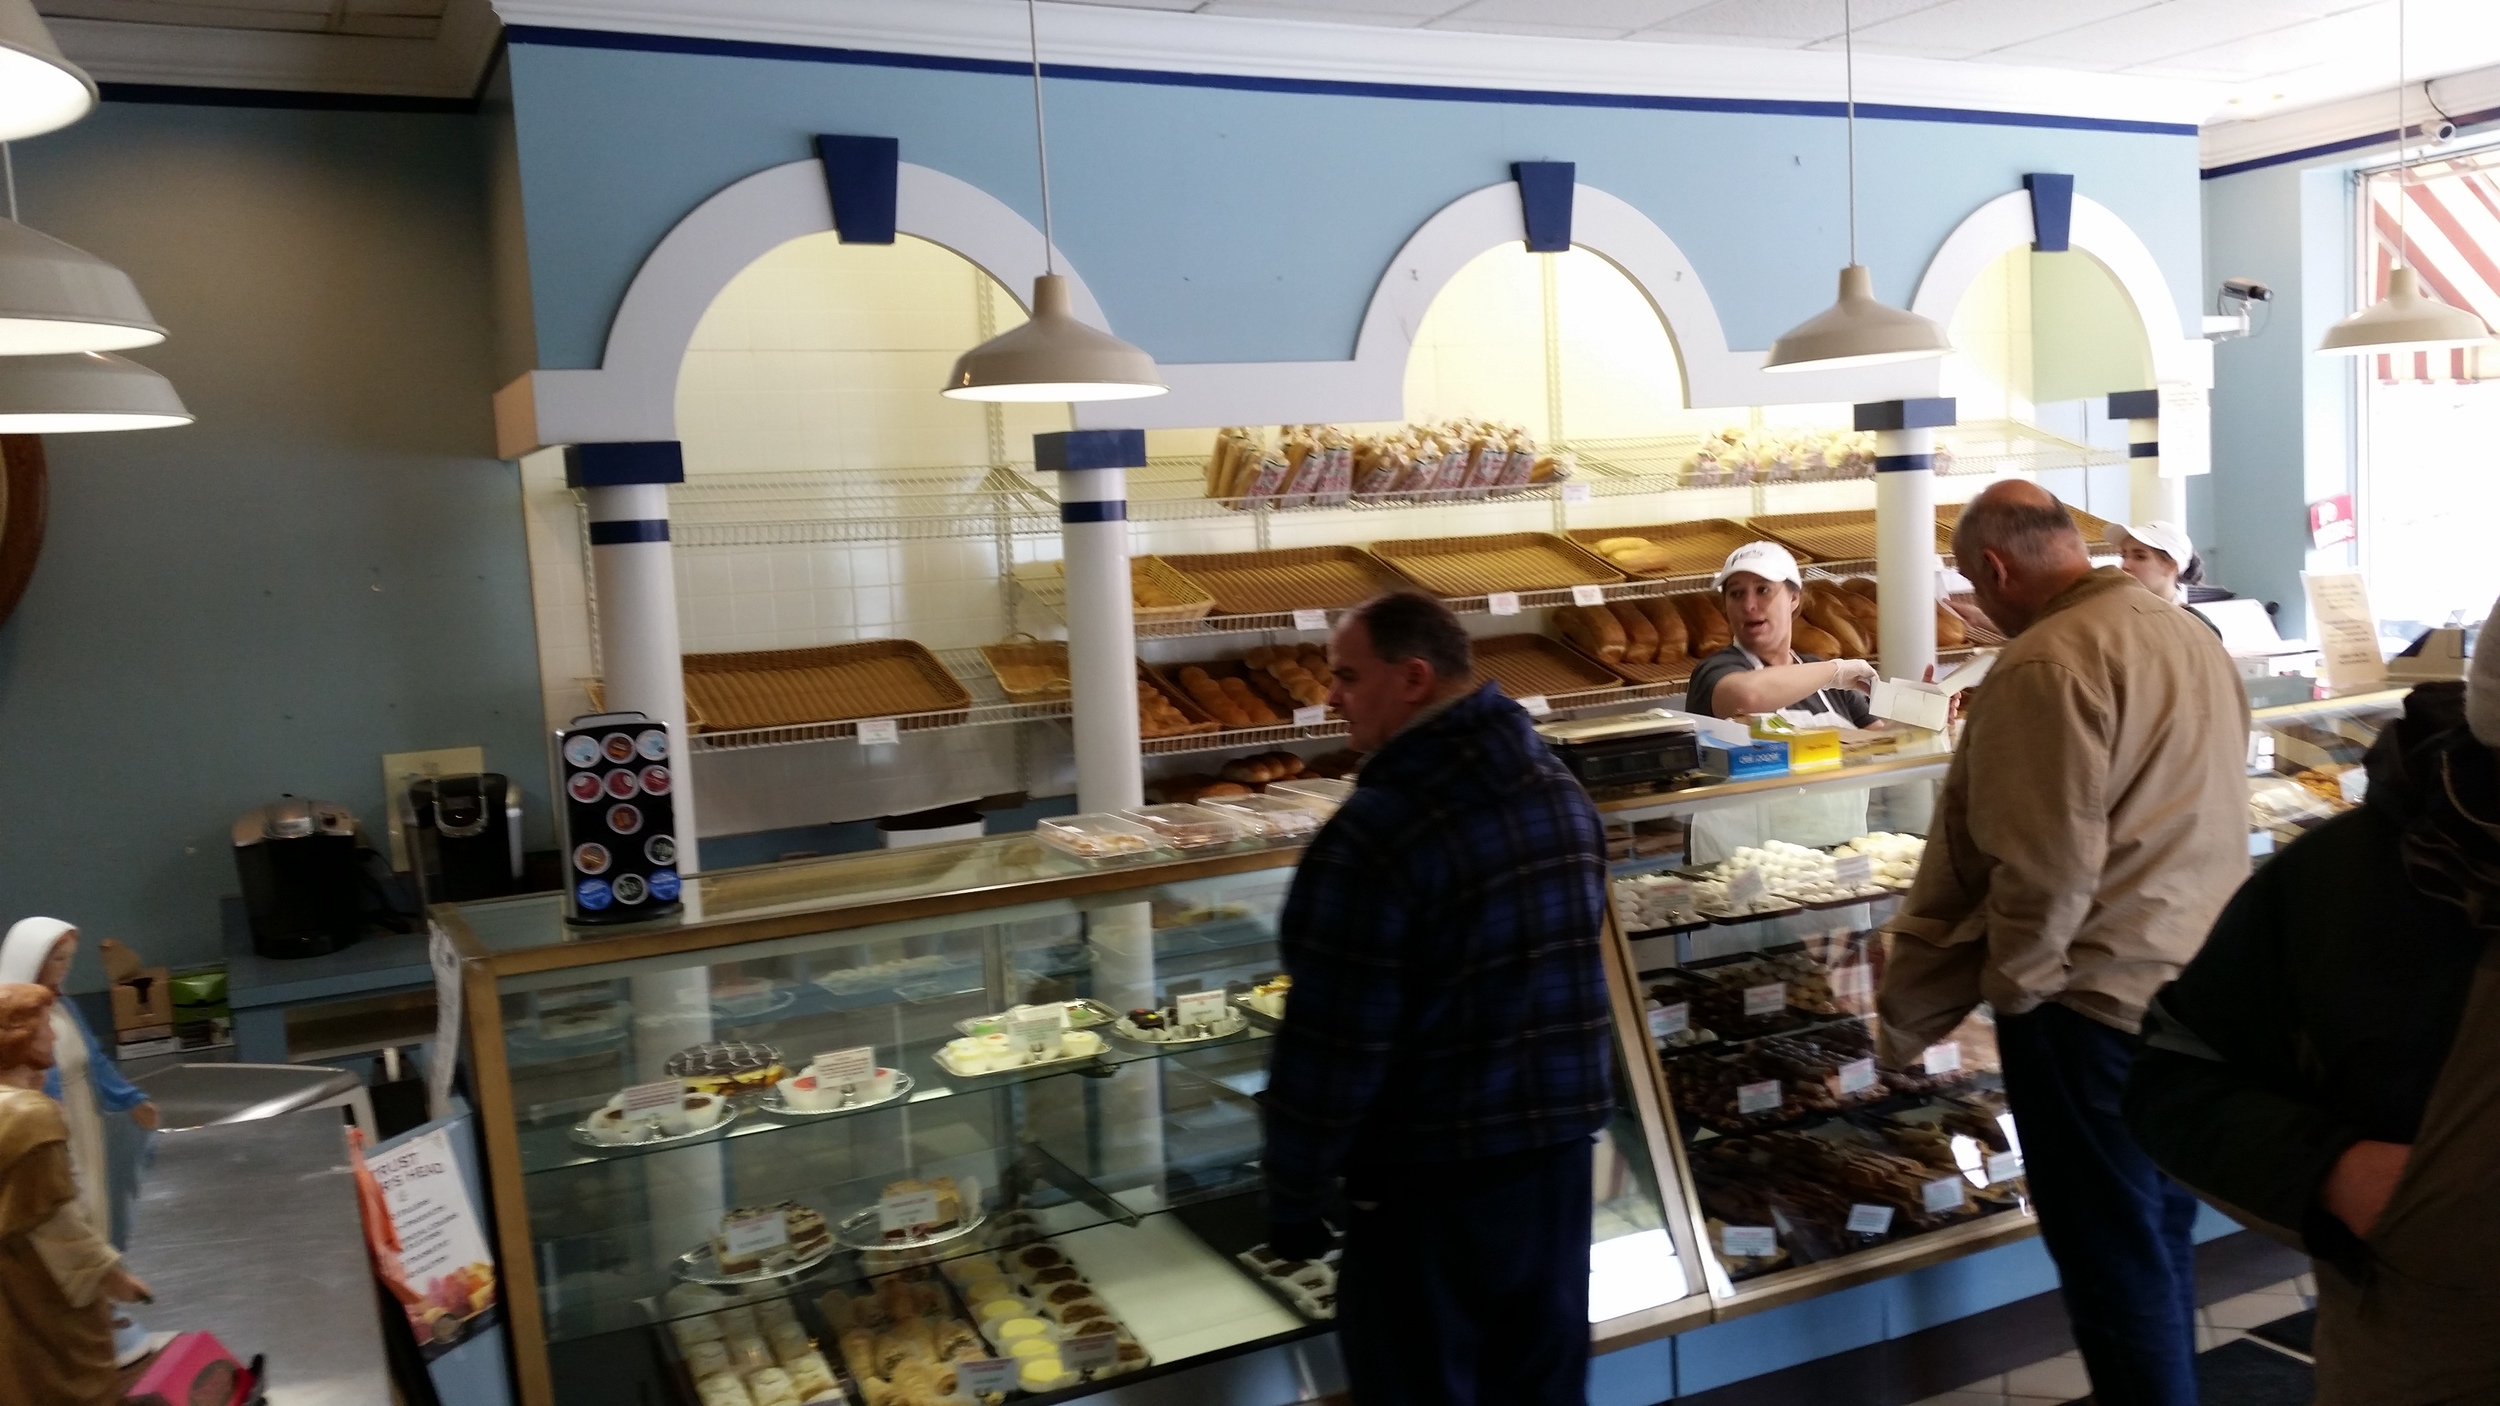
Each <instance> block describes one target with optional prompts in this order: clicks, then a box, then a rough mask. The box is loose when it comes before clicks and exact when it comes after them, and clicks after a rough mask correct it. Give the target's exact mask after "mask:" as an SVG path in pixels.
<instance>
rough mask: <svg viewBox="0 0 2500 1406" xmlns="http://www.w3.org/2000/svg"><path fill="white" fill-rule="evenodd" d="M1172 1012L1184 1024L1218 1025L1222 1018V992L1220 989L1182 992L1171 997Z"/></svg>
mask: <svg viewBox="0 0 2500 1406" xmlns="http://www.w3.org/2000/svg"><path fill="white" fill-rule="evenodd" d="M1172 1014H1174V1015H1175V1016H1178V1017H1179V1018H1180V1023H1181V1024H1182V1025H1184V1026H1188V1025H1220V1024H1222V1023H1223V1020H1224V993H1223V991H1222V990H1220V989H1218V990H1214V991H1186V992H1183V993H1182V994H1180V995H1178V996H1175V997H1173V998H1172Z"/></svg>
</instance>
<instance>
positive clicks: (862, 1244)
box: [833, 1206, 989, 1251]
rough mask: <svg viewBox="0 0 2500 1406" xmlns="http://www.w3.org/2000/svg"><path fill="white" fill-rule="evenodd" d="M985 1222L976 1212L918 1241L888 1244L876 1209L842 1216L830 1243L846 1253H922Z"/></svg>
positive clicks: (979, 1213)
mask: <svg viewBox="0 0 2500 1406" xmlns="http://www.w3.org/2000/svg"><path fill="white" fill-rule="evenodd" d="M988 1220H989V1216H988V1215H986V1214H984V1213H983V1212H980V1211H975V1212H973V1213H972V1214H971V1215H968V1216H966V1217H964V1218H963V1219H962V1220H959V1221H957V1222H955V1223H954V1224H953V1225H950V1226H948V1227H946V1228H945V1229H944V1230H938V1231H932V1232H930V1233H929V1234H927V1235H923V1236H921V1237H920V1238H919V1239H917V1240H888V1239H886V1238H885V1234H884V1231H883V1230H882V1229H881V1228H880V1227H879V1226H878V1224H877V1208H876V1207H874V1206H871V1207H869V1208H868V1209H867V1210H864V1211H858V1212H854V1213H853V1214H851V1215H848V1216H844V1217H843V1218H842V1221H841V1223H840V1224H838V1225H836V1226H834V1228H833V1242H834V1243H835V1244H837V1245H840V1246H842V1247H843V1248H844V1249H847V1250H889V1251H891V1250H925V1249H927V1248H929V1247H930V1246H932V1245H945V1244H949V1243H951V1242H953V1241H957V1240H961V1239H962V1238H964V1237H965V1236H967V1235H970V1234H971V1233H972V1232H974V1231H976V1230H979V1229H980V1228H981V1226H982V1224H983V1223H984V1222H986V1221H988Z"/></svg>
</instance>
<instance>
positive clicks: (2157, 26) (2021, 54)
mask: <svg viewBox="0 0 2500 1406" xmlns="http://www.w3.org/2000/svg"><path fill="white" fill-rule="evenodd" d="M2296 3H2298V0H2167V3H2164V4H2159V5H2148V6H2145V7H2144V8H2142V9H2137V10H2130V11H2128V12H2127V13H2125V14H2121V15H2113V16H2110V17H2109V18H2107V19H2102V20H2096V21H2094V22H2092V23H2090V24H2083V25H2077V26H2076V27H2074V28H2072V29H2068V30H2065V31H2062V32H2060V33H2057V34H2052V35H2048V36H2045V37H2043V38H2040V39H2035V40H2032V41H2029V42H2028V43H2021V44H2009V45H2007V46H2005V47H2004V48H2001V49H1998V50H1996V51H1995V52H1994V53H1992V54H1991V55H1990V57H1992V58H2002V59H2009V60H2013V61H2016V62H2020V63H2050V64H2058V65H2062V66H2073V67H2090V68H2101V67H2109V68H2132V67H2137V66H2140V65H2143V64H2149V63H2153V62H2156V61H2159V60H2162V59H2167V58H2171V57H2173V56H2175V55H2179V54H2188V53H2194V52H2196V51H2197V50H2200V49H2207V48H2211V47H2212V46H2214V45H2217V44H2225V43H2230V42H2233V41H2237V40H2245V39H2249V38H2253V37H2255V36H2257V35H2261V34H2269V33H2272V32H2274V31H2276V30H2279V29H2287V28H2290V27H2291V26H2293V25H2296V24H2300V23H2302V22H2304V20H2305V18H2307V17H2306V16H2305V15H2303V14H2301V13H2299V12H2297V11H2295V10H2294V9H2293V5H2294V4H2296Z"/></svg>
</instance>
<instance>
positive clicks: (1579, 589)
mask: <svg viewBox="0 0 2500 1406" xmlns="http://www.w3.org/2000/svg"><path fill="white" fill-rule="evenodd" d="M1571 603H1572V604H1573V605H1604V604H1605V603H1606V588H1605V587H1603V586H1574V587H1572V588H1571Z"/></svg>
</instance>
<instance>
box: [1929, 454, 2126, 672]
mask: <svg viewBox="0 0 2500 1406" xmlns="http://www.w3.org/2000/svg"><path fill="white" fill-rule="evenodd" d="M1953 558H1954V561H1955V563H1956V564H1957V565H1959V566H1960V568H1961V571H1962V574H1963V575H1964V576H1967V577H1969V578H1970V582H1971V587H1972V589H1973V591H1974V592H1975V593H1976V594H1977V595H1978V597H1979V606H1980V609H1982V610H1985V611H1987V612H1988V618H1989V619H1991V620H1994V621H1995V622H1996V623H1997V624H1998V625H1999V626H2000V627H2002V628H2003V629H2004V630H2006V631H2007V632H2008V633H2009V634H2010V633H2019V632H2020V631H2022V630H2023V629H2024V628H2026V627H2027V626H2029V625H2030V624H2031V622H2032V621H2033V620H2034V619H2036V618H2038V616H2039V613H2040V610H2041V608H2042V607H2044V606H2046V605H2047V604H2048V603H2049V602H2050V601H2052V600H2054V599H2056V598H2057V596H2058V595H2059V594H2061V593H2062V592H2064V591H2065V589H2066V588H2067V587H2069V586H2071V585H2073V584H2074V583H2075V582H2076V581H2077V580H2079V579H2081V578H2082V577H2084V576H2086V575H2089V574H2090V573H2091V570H2092V559H2091V557H2090V555H2089V554H2088V553H2087V552H2086V550H2085V548H2084V545H2083V533H2082V532H2081V531H2079V530H2077V529H2076V527H2075V520H2074V517H2073V515H2072V514H2070V513H2068V512H2067V511H2066V505H2065V504H2063V503H2060V502H2059V501H2057V495H2056V494H2054V493H2051V492H2049V491H2048V490H2047V489H2045V488H2042V487H2041V486H2040V485H2038V484H2036V483H2032V482H2030V481H2029V480H2026V479H2007V480H2005V481H2004V482H2002V483H1993V484H1990V485H1989V486H1988V487H1987V488H1986V489H1985V490H1983V491H1982V492H1981V493H1980V494H1979V496H1978V497H1976V498H1973V499H1971V500H1970V502H1969V503H1968V504H1967V505H1966V506H1964V507H1963V509H1962V516H1961V519H1960V520H1959V521H1958V522H1956V523H1955V524H1954V526H1953Z"/></svg>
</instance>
